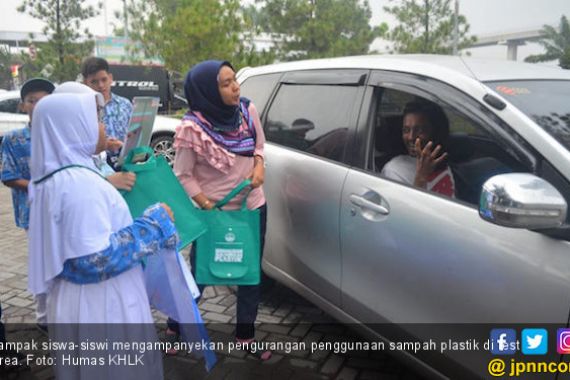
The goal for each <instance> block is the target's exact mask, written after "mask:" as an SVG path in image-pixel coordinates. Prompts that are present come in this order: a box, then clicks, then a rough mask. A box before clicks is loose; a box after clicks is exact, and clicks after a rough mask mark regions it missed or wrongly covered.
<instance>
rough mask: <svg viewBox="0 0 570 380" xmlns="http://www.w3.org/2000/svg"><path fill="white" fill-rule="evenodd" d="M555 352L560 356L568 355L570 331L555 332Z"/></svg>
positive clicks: (569, 350) (569, 351)
mask: <svg viewBox="0 0 570 380" xmlns="http://www.w3.org/2000/svg"><path fill="white" fill-rule="evenodd" d="M556 351H557V352H558V353H559V354H562V355H568V354H570V329H558V330H557V331H556Z"/></svg>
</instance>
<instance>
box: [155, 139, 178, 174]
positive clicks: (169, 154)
mask: <svg viewBox="0 0 570 380" xmlns="http://www.w3.org/2000/svg"><path fill="white" fill-rule="evenodd" d="M173 143H174V137H173V136H171V135H160V136H156V137H154V138H153V139H152V141H151V142H150V147H151V148H152V149H153V150H154V154H155V155H156V156H158V155H163V156H164V158H166V161H167V162H168V165H170V166H172V165H173V164H174V154H175V152H174V146H173Z"/></svg>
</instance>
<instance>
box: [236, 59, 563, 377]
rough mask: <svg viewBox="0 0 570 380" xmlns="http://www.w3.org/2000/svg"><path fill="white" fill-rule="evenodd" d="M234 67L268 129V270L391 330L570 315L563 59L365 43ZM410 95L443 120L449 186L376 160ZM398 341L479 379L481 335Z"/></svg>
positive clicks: (439, 371) (379, 330) (338, 313)
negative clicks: (453, 53) (422, 345)
mask: <svg viewBox="0 0 570 380" xmlns="http://www.w3.org/2000/svg"><path fill="white" fill-rule="evenodd" d="M238 80H239V81H240V83H241V91H242V95H243V96H246V97H249V98H251V99H252V100H253V102H254V103H255V104H256V106H257V108H258V110H259V112H260V115H261V119H262V124H263V126H264V130H265V134H266V137H267V140H268V142H267V145H266V150H265V152H266V153H265V154H266V182H265V185H264V186H265V193H266V196H267V203H268V212H269V214H268V218H269V219H268V232H267V243H266V249H265V253H264V257H263V269H264V271H265V272H266V273H267V274H268V275H269V276H271V277H273V278H275V279H277V280H278V281H279V282H282V283H283V284H285V285H287V286H288V287H290V288H292V289H293V290H295V291H296V292H298V293H300V294H301V295H303V296H305V297H306V298H307V299H309V300H310V301H312V302H314V303H315V304H317V305H319V306H320V307H321V308H322V309H324V310H325V311H326V312H328V313H330V314H331V315H333V316H335V317H336V318H338V319H339V320H340V321H343V322H346V323H352V324H354V325H355V326H357V327H358V328H359V329H360V330H362V331H363V332H365V333H366V334H368V336H369V337H371V338H372V339H381V340H383V341H385V342H387V341H388V340H391V341H402V340H403V341H415V340H419V341H423V340H428V339H432V338H434V339H436V338H439V339H440V340H443V339H446V338H447V335H446V334H449V329H455V330H457V331H459V330H462V329H464V331H463V333H464V335H465V336H468V335H469V334H470V330H469V329H470V328H472V327H473V326H475V325H474V324H484V325H477V326H483V329H482V330H483V333H482V334H483V335H481V336H478V337H479V338H481V339H483V340H481V342H482V343H483V341H484V338H487V339H489V337H490V336H489V330H490V327H493V326H494V327H497V328H502V327H509V326H511V327H513V328H515V329H517V334H520V331H519V330H520V329H518V327H520V325H516V324H525V323H526V324H545V325H546V324H549V326H557V327H566V326H567V324H568V320H569V310H570V243H569V240H570V229H569V228H568V224H567V223H568V219H567V212H566V211H567V203H568V201H569V200H570V71H564V70H561V69H559V68H556V67H548V66H540V65H530V64H521V63H515V62H508V61H484V60H475V59H466V58H461V57H445V56H362V57H347V58H338V59H324V60H312V61H303V62H292V63H283V64H276V65H270V66H264V67H257V68H246V69H243V70H241V71H240V72H239V73H238ZM413 100H425V101H430V102H433V103H435V104H437V105H439V106H440V107H441V108H442V109H443V110H444V112H445V114H446V116H447V118H448V119H449V122H450V135H449V145H448V146H449V150H448V153H449V156H448V164H449V166H450V168H451V170H452V172H453V177H454V179H455V187H456V197H455V198H451V197H447V196H442V195H439V194H437V193H433V192H428V191H426V190H423V189H419V188H416V187H414V186H411V185H407V184H404V183H400V182H398V181H395V180H391V179H387V178H384V177H383V176H382V174H381V173H380V172H381V169H382V167H383V166H384V165H385V164H386V162H388V160H390V159H391V158H392V157H394V156H395V155H396V154H398V151H399V149H400V148H401V136H402V132H401V127H402V112H403V108H404V105H405V104H406V103H408V102H409V101H413ZM426 324H427V325H426ZM466 324H470V325H466ZM551 324H552V325H551ZM426 326H427V327H426ZM430 326H431V327H430ZM461 326H463V327H461ZM473 328H474V327H473ZM439 330H442V331H439ZM443 330H446V331H443ZM393 331H397V334H395V335H391V332H393ZM457 331H455V333H457ZM554 335H555V334H554V333H553V334H552V335H551V336H550V341H549V343H548V344H549V348H550V349H549V352H554V359H553V360H555V361H558V360H560V357H559V356H557V355H556V350H555V349H554V347H555V345H554V342H553V340H554V341H555V340H556V337H555V336H554ZM517 336H518V335H517ZM436 340H437V339H436ZM518 340H519V344H524V342H521V341H520V340H521V339H520V338H518ZM487 343H489V342H487ZM404 351H405V352H403V351H402V350H399V351H398V353H400V354H401V355H402V356H404V357H406V358H407V359H409V360H411V362H413V363H414V364H416V365H417V366H418V367H421V368H423V369H424V370H426V372H427V373H429V374H431V375H434V376H435V377H441V378H467V377H468V376H470V375H472V376H475V377H479V378H480V377H482V376H484V377H488V373H487V365H486V361H488V360H489V359H491V358H492V357H491V356H489V347H486V348H485V349H484V348H483V347H480V348H479V351H477V352H475V353H473V352H471V353H470V354H471V355H469V356H468V357H465V356H464V355H462V354H463V353H460V352H458V351H446V352H436V353H434V354H433V355H431V354H430V353H428V355H422V354H421V353H418V352H413V351H411V350H404ZM424 354H425V353H424ZM551 377H552V378H554V375H553V376H551ZM540 378H542V379H544V378H547V377H544V376H543V377H540Z"/></svg>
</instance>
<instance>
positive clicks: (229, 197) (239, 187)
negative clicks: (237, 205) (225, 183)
mask: <svg viewBox="0 0 570 380" xmlns="http://www.w3.org/2000/svg"><path fill="white" fill-rule="evenodd" d="M248 186H251V179H244V180H243V181H242V182H241V183H240V184H239V185H237V186H236V187H234V189H233V190H232V191H230V192H229V193H228V195H226V196H225V197H224V199H222V200H220V201H218V202H216V204H215V205H214V208H219V209H221V208H222V207H224V206H225V205H226V204H228V202H229V201H231V200H232V199H233V198H234V197H235V196H236V195H238V194H239V193H241V192H242V191H243V189H245V188H246V187H248ZM250 192H251V189H249V191H248V192H247V194H246V195H245V197H244V198H243V202H242V204H241V209H242V211H243V210H247V196H248V195H249V193H250Z"/></svg>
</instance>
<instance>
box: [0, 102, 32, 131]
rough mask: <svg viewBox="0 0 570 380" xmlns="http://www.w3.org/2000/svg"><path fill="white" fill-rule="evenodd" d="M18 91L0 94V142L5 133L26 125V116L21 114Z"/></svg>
mask: <svg viewBox="0 0 570 380" xmlns="http://www.w3.org/2000/svg"><path fill="white" fill-rule="evenodd" d="M19 103H20V92H19V91H3V92H0V141H1V140H2V136H4V135H5V134H6V133H8V132H10V131H12V130H14V129H20V128H23V127H25V126H26V124H27V123H28V115H26V113H25V112H21V111H20V109H19V107H18V104H19Z"/></svg>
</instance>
